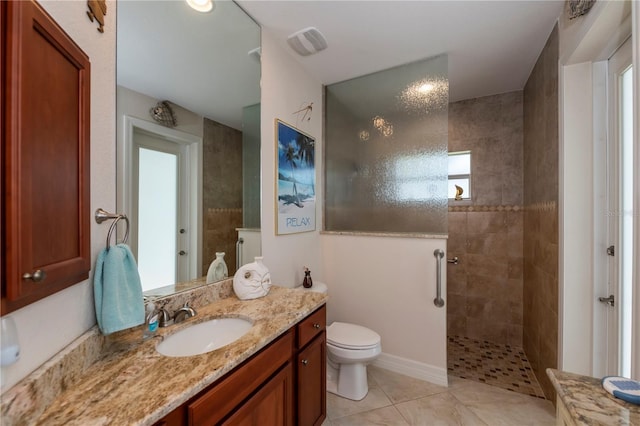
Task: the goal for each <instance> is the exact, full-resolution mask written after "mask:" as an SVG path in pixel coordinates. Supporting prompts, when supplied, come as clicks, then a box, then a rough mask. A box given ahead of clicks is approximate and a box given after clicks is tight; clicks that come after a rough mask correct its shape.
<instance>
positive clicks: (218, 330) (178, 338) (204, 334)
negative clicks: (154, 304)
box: [156, 318, 253, 357]
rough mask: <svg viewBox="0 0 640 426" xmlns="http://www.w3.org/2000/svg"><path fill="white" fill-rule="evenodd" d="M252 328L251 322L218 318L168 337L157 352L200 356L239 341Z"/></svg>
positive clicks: (169, 354) (158, 347)
mask: <svg viewBox="0 0 640 426" xmlns="http://www.w3.org/2000/svg"><path fill="white" fill-rule="evenodd" d="M252 326H253V323H252V322H251V321H249V320H245V319H242V318H216V319H213V320H210V321H205V322H201V323H199V324H194V325H192V326H190V327H187V328H185V329H183V330H180V331H178V332H177V333H174V334H172V335H170V336H167V337H166V338H165V339H164V340H163V341H162V342H160V344H159V345H158V346H157V347H156V350H157V351H158V352H160V353H161V354H162V355H165V356H173V357H179V356H193V355H200V354H203V353H206V352H211V351H213V350H214V349H218V348H221V347H223V346H226V345H228V344H229V343H232V342H234V341H236V340H238V339H239V338H240V337H242V336H244V335H245V334H246V333H247V331H249V329H250V328H251V327H252Z"/></svg>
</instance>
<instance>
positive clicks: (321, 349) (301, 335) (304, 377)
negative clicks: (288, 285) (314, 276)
mask: <svg viewBox="0 0 640 426" xmlns="http://www.w3.org/2000/svg"><path fill="white" fill-rule="evenodd" d="M326 310H327V309H326V307H325V306H323V307H321V308H320V309H318V310H317V311H315V312H314V313H313V314H311V315H310V316H309V317H307V318H306V319H305V320H303V321H302V322H300V323H299V324H298V326H297V329H298V333H297V337H298V338H297V343H298V347H297V349H298V353H297V357H296V365H297V368H296V373H297V376H296V399H297V403H296V419H297V422H296V424H297V425H299V426H314V425H321V424H322V422H323V421H324V419H325V418H326V415H327V401H326V398H327V397H326V395H327V392H326V391H327V361H326V350H327V345H326V322H327V320H326V318H327V316H326V315H327V313H326Z"/></svg>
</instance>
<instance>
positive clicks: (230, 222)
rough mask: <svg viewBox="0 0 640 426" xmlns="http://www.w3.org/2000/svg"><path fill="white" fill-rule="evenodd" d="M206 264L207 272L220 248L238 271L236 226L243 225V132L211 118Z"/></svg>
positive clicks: (207, 127) (206, 146) (205, 187)
mask: <svg viewBox="0 0 640 426" xmlns="http://www.w3.org/2000/svg"><path fill="white" fill-rule="evenodd" d="M203 130H204V131H203V147H202V151H203V163H204V164H206V167H205V168H204V169H203V171H202V177H203V182H202V193H203V196H202V210H203V221H202V226H203V235H202V246H203V247H202V265H201V268H202V269H201V273H202V274H203V275H206V274H207V270H208V269H209V265H210V264H211V262H212V261H213V259H215V253H216V252H221V251H223V252H225V262H226V263H227V267H228V269H229V275H230V276H231V275H233V273H235V267H236V260H235V256H236V252H235V244H236V241H237V239H238V234H237V232H236V228H240V227H242V133H241V132H240V131H238V130H236V129H233V128H231V127H228V126H225V125H224V124H220V123H218V122H215V121H213V120H209V119H207V118H205V119H204V129H203Z"/></svg>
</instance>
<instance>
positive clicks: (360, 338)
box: [327, 322, 380, 349]
mask: <svg viewBox="0 0 640 426" xmlns="http://www.w3.org/2000/svg"><path fill="white" fill-rule="evenodd" d="M327 342H328V343H330V344H332V345H335V346H338V347H341V348H345V349H369V348H372V347H375V346H377V345H379V344H380V335H379V334H378V333H376V332H375V331H373V330H370V329H368V328H367V327H363V326H361V325H355V324H349V323H346V322H334V323H333V324H331V325H330V326H329V327H327Z"/></svg>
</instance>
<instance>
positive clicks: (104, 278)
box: [93, 244, 144, 335]
mask: <svg viewBox="0 0 640 426" xmlns="http://www.w3.org/2000/svg"><path fill="white" fill-rule="evenodd" d="M93 297H94V300H95V304H96V318H97V320H98V326H99V327H100V331H102V334H105V335H106V334H111V333H114V332H116V331H120V330H124V329H127V328H131V327H135V326H136V325H140V324H142V323H144V301H143V299H142V284H141V283H140V274H138V267H137V265H136V261H135V259H134V258H133V253H131V249H129V246H127V245H126V244H118V245H117V246H111V247H110V248H109V249H104V250H102V251H101V252H100V254H99V255H98V259H97V260H96V272H95V274H94V276H93Z"/></svg>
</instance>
